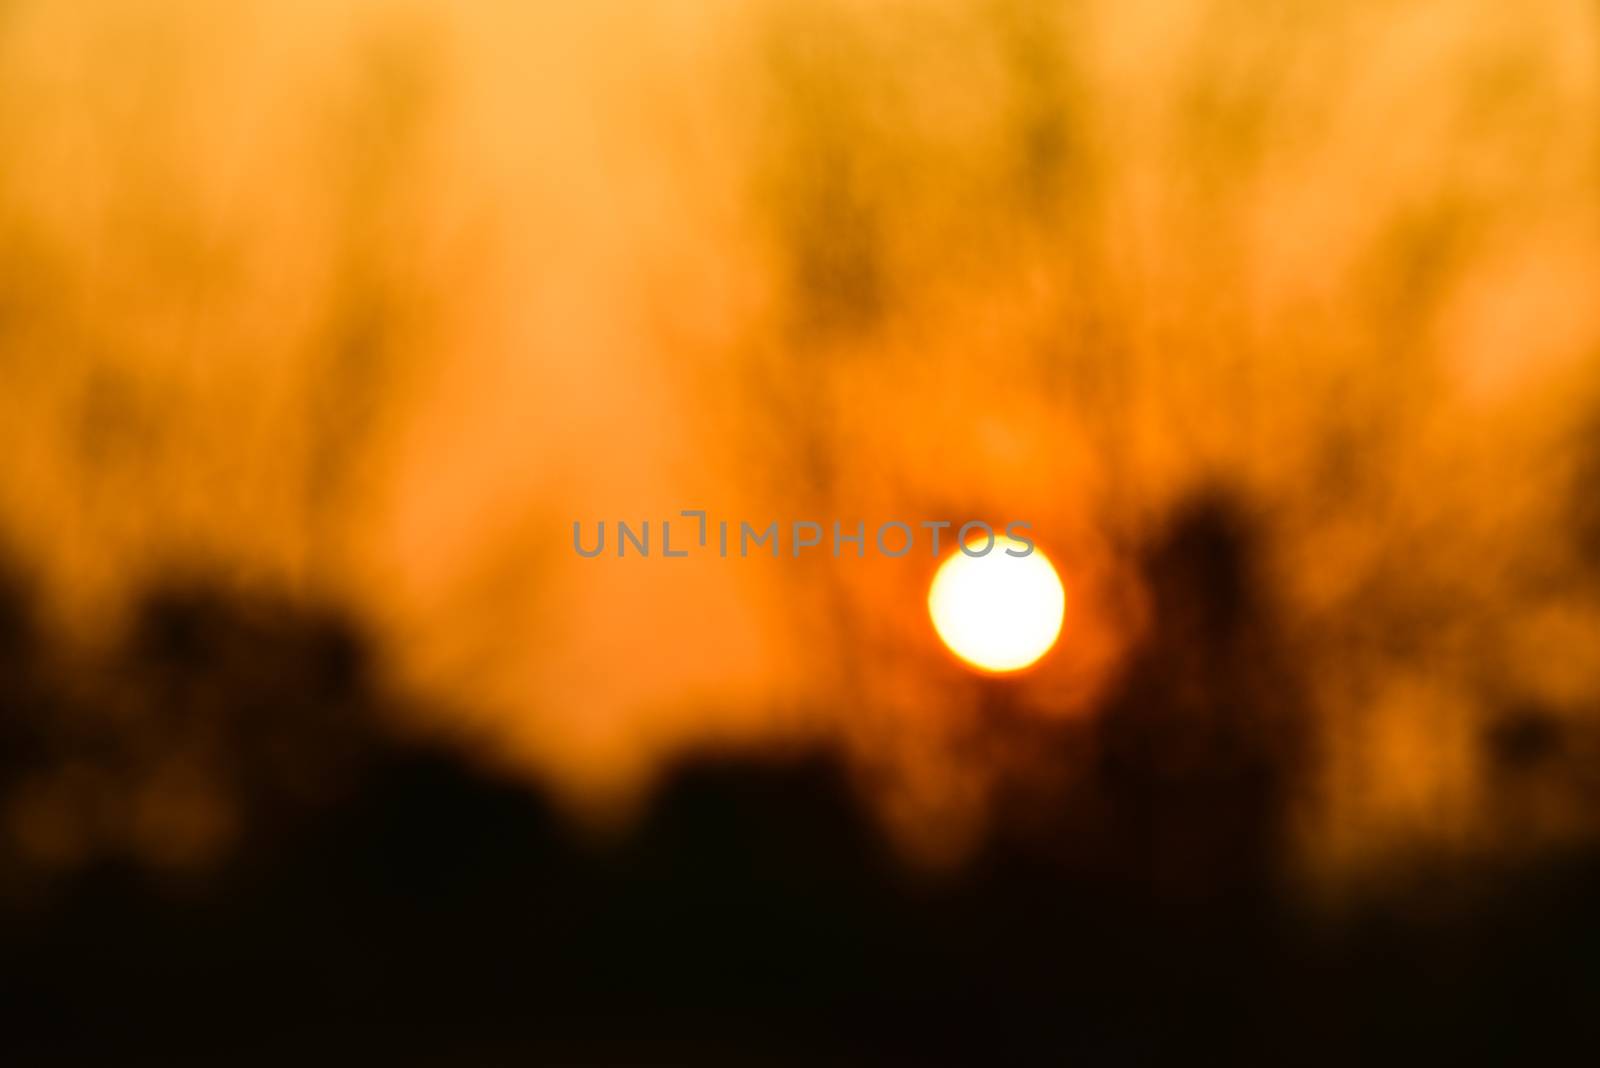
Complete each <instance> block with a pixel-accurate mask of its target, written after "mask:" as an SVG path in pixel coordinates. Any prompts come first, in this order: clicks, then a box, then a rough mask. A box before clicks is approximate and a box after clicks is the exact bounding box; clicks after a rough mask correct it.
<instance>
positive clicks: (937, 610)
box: [928, 536, 1066, 672]
mask: <svg viewBox="0 0 1600 1068" xmlns="http://www.w3.org/2000/svg"><path fill="white" fill-rule="evenodd" d="M982 544H983V539H981V538H980V539H977V540H976V541H968V542H967V547H968V549H969V550H971V549H974V548H979V547H981V546H982ZM1026 547H1027V546H1026V543H1024V542H1020V541H1014V540H1013V539H1011V538H1008V537H1004V536H996V538H995V539H994V548H993V549H991V550H990V551H989V552H988V553H987V554H985V555H984V556H968V555H967V554H966V553H964V552H962V551H961V550H960V549H959V548H957V549H956V551H955V552H953V553H951V554H950V556H949V558H948V559H946V560H945V562H944V563H942V564H940V565H939V570H938V571H937V572H936V573H935V574H934V576H933V585H932V587H931V588H930V589H929V590H928V613H929V615H931V616H932V617H933V629H934V630H935V631H937V632H938V634H939V638H940V639H941V640H942V641H943V642H944V643H945V645H947V646H949V648H950V651H951V652H953V653H955V654H956V656H958V657H960V658H961V659H962V660H964V661H966V662H967V663H968V664H971V665H972V666H974V667H976V668H979V669H981V670H983V671H992V672H1006V671H1020V670H1021V669H1023V668H1025V667H1027V666H1028V665H1030V664H1032V663H1034V662H1035V661H1036V660H1038V659H1039V658H1040V657H1041V656H1043V655H1044V654H1045V653H1047V652H1049V650H1050V647H1051V646H1052V645H1054V644H1055V641H1056V636H1057V635H1059V634H1060V633H1061V617H1062V613H1063V611H1064V610H1065V607H1066V595H1065V593H1064V591H1063V590H1062V588H1061V579H1060V577H1059V576H1057V575H1056V569H1055V568H1054V567H1052V566H1051V564H1050V561H1049V560H1048V559H1046V558H1045V555H1044V553H1042V552H1040V551H1039V549H1038V548H1035V549H1034V550H1033V551H1032V552H1031V553H1029V554H1028V555H1027V556H1009V555H1007V554H1006V550H1007V549H1010V550H1012V551H1013V552H1021V551H1023V549H1025V548H1026Z"/></svg>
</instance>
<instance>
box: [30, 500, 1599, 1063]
mask: <svg viewBox="0 0 1600 1068" xmlns="http://www.w3.org/2000/svg"><path fill="white" fill-rule="evenodd" d="M1250 558H1251V550H1250V546H1249V539H1248V535H1247V532H1246V531H1245V529H1244V527H1243V525H1242V524H1241V523H1240V522H1239V520H1238V518H1237V516H1235V515H1233V514H1232V513H1230V512H1229V511H1228V509H1226V508H1225V507H1221V506H1218V505H1216V504H1202V505H1200V506H1197V507H1196V508H1195V509H1193V510H1192V511H1191V512H1190V513H1188V514H1186V515H1185V516H1183V517H1180V519H1179V520H1178V521H1176V522H1175V523H1174V527H1173V530H1172V531H1171V533H1170V535H1169V537H1168V538H1167V539H1166V540H1165V541H1164V542H1163V543H1162V544H1160V545H1158V546H1157V547H1156V548H1155V549H1154V550H1153V551H1152V553H1151V555H1150V558H1149V561H1148V565H1147V574H1148V579H1149V583H1150V586H1151V589H1152V590H1153V591H1154V593H1155V596H1156V598H1157V600H1158V609H1159V611H1158V613H1157V616H1156V618H1157V619H1158V620H1159V621H1160V623H1159V625H1158V626H1157V628H1156V631H1155V632H1154V633H1153V634H1152V635H1151V637H1150V638H1149V640H1148V642H1147V643H1146V647H1145V648H1144V649H1143V651H1142V652H1141V653H1140V654H1139V656H1138V657H1137V658H1136V660H1135V663H1134V664H1133V666H1132V668H1131V669H1130V671H1129V673H1128V678H1127V681H1126V683H1125V684H1124V685H1123V687H1122V688H1121V690H1120V691H1119V692H1118V693H1117V694H1114V695H1113V696H1112V697H1111V698H1110V699H1109V700H1108V702H1107V703H1106V706H1105V707H1104V708H1103V709H1101V710H1100V714H1099V715H1097V716H1096V717H1093V719H1091V720H1089V721H1086V722H1088V723H1091V724H1092V726H1086V727H1085V726H1079V727H1050V728H1042V727H1037V726H1034V727H1031V728H1027V727H1023V726H1022V725H1016V726H1015V729H1018V730H1023V729H1029V730H1035V731H1037V732H1039V733H1038V736H1037V737H1036V738H1032V739H1030V744H1031V746H1032V749H1033V750H1034V751H1035V752H1038V753H1043V754H1044V757H1042V758H1041V759H1048V758H1049V756H1050V755H1051V754H1052V753H1053V754H1055V755H1057V756H1059V758H1060V766H1061V767H1063V768H1070V769H1072V770H1071V773H1070V774H1068V773H1063V774H1062V775H1061V776H1059V777H1055V778H1050V777H1046V778H1044V779H1042V780H1041V779H1027V778H1019V780H1018V781H1017V783H1016V784H1015V786H1014V787H1013V788H1012V790H1011V792H1010V793H1009V794H1007V795H1006V796H1004V797H1002V798H1001V800H1000V808H999V812H998V818H997V820H996V828H995V832H994V833H993V834H992V835H991V836H990V838H989V839H988V841H987V844H986V846H985V847H984V848H983V850H982V852H981V853H980V855H978V856H977V857H975V858H974V859H973V860H972V862H971V863H969V864H967V865H965V866H964V867H962V868H960V869H959V870H957V871H954V872H948V873H944V874H940V875H930V874H927V873H918V872H915V871H912V870H910V869H907V868H905V867H903V866H901V865H899V864H898V863H897V862H896V861H895V860H894V854H893V853H892V852H891V851H890V850H889V849H888V848H887V846H886V844H885V843H884V842H883V841H882V840H881V839H880V838H879V835H878V833H877V831H876V830H875V828H874V825H873V823H872V822H871V821H870V820H869V819H866V818H865V817H864V815H863V813H862V810H861V808H860V805H859V802H858V799H857V797H856V796H855V795H854V793H853V791H852V790H851V789H850V786H849V783H848V781H847V777H846V775H845V773H844V771H843V769H841V767H840V766H839V765H838V764H837V763H836V761H835V760H834V759H833V758H832V757H831V756H830V755H829V754H828V753H825V752H811V753H798V754H796V753H790V754H779V755H774V754H765V755H763V754H751V755H748V756H745V757H722V758H716V759H712V758H704V759H701V760H697V761H690V762H687V763H685V764H683V765H681V766H680V767H679V768H678V769H677V770H676V771H675V772H674V773H673V774H672V775H671V776H670V777H669V780H668V782H667V783H666V785H665V786H664V788H663V789H662V790H661V791H660V792H659V794H658V795H657V796H656V797H655V799H654V801H653V803H652V804H651V807H650V808H649V810H648V811H647V812H646V813H645V815H644V817H643V818H642V820H641V821H640V823H639V824H638V825H636V826H635V827H633V828H632V829H631V830H629V831H627V832H626V833H624V834H623V835H621V836H620V837H618V838H615V839H605V840H600V839H595V838H593V837H588V836H584V835H580V834H578V833H577V832H576V831H574V830H573V829H572V827H571V826H570V825H569V824H568V823H567V822H566V821H565V820H564V819H563V818H562V816H561V815H560V813H559V811H558V810H557V809H556V808H554V807H553V806H552V804H551V803H550V802H549V800H548V799H547V798H546V797H544V796H542V795H541V794H540V793H539V791H538V790H537V789H535V788H533V787H530V786H529V785H527V784H526V783H522V782H512V781H507V780H500V779H496V778H493V777H490V776H488V775H486V774H485V773H483V772H482V771H480V770H477V769H475V768H474V766H473V765H471V764H470V763H468V762H465V761H464V760H462V759H459V758H458V757H456V756H455V755H453V754H451V753H450V752H448V751H445V750H442V749H438V748H431V747H428V746H425V745H422V744H420V743H411V742H405V741H401V740H398V739H397V737H396V736H395V735H394V733H393V732H392V731H391V730H390V729H388V728H386V727H384V726H382V725H383V724H385V723H387V722H390V721H392V719H393V718H394V717H393V716H392V715H391V714H390V713H392V712H393V709H392V708H391V707H389V705H390V703H392V700H393V699H392V698H389V697H385V696H383V695H380V694H379V693H378V692H377V691H376V689H375V687H374V685H373V684H372V682H371V681H370V678H369V675H370V673H369V670H368V653H367V651H366V650H365V648H364V646H363V642H362V640H361V638H360V636H359V633H358V631H357V630H355V629H354V628H353V627H352V626H351V625H350V624H348V623H347V622H346V621H343V620H341V619H339V618H338V617H337V616H334V615H331V614H328V613H326V612H321V611H318V610H314V609H308V608H306V607H304V606H296V605H291V604H287V603H281V602H276V601H273V600H271V599H270V598H261V597H259V596H256V597H252V596H246V595H242V594H238V593H224V592H220V591H219V590H218V589H216V588H214V587H212V586H209V585H206V584H195V583H190V584H182V583H176V584H173V585H170V586H169V587H167V588H164V589H162V590H158V591H155V592H153V593H151V594H150V596H149V597H148V598H147V599H146V601H145V602H144V604H143V605H142V607H141V609H140V610H139V612H138V613H137V614H136V618H135V619H134V621H133V623H132V625H131V627H130V630H129V633H128V635H127V638H126V640H125V641H124V643H123V644H122V646H121V647H119V648H118V649H117V650H114V651H113V652H111V653H109V654H104V656H103V657H102V658H100V659H97V660H93V661H92V662H84V661H81V660H74V659H72V658H71V657H70V656H68V654H65V653H63V652H62V651H61V650H59V649H58V648H57V647H56V646H55V645H54V644H53V643H51V642H50V641H48V640H46V639H45V638H43V637H42V636H41V634H40V631H39V629H38V627H37V625H36V623H35V622H34V619H35V616H34V613H33V612H32V609H31V607H30V605H29V602H28V596H27V590H26V587H25V584H23V583H20V582H18V581H16V580H15V579H13V580H11V581H10V582H9V585H7V586H6V588H5V589H4V590H3V591H0V679H3V680H4V681H3V686H0V702H3V713H4V720H3V721H0V730H3V734H0V741H3V744H4V748H3V751H0V776H3V779H0V787H3V788H4V797H5V798H6V799H7V800H8V803H11V804H12V811H13V812H15V811H28V810H26V809H20V810H19V809H17V807H16V806H17V805H18V804H20V802H18V801H17V799H18V798H26V797H27V796H28V791H29V790H30V789H34V788H35V785H34V784H36V783H37V782H38V781H40V775H41V773H42V772H49V773H50V774H49V775H47V776H45V779H44V780H43V781H48V782H55V781H65V782H67V783H68V784H69V785H71V784H73V783H77V784H78V785H77V786H76V787H74V788H73V789H71V790H68V791H67V794H66V800H65V801H62V802H61V804H62V805H64V806H65V807H66V809H67V810H68V813H69V815H71V816H72V818H74V819H76V820H78V821H79V823H81V824H82V825H83V826H86V827H89V828H90V829H91V830H92V829H93V828H95V827H101V828H102V830H103V829H104V828H105V827H114V828H123V829H124V830H125V831H127V829H128V828H132V830H131V831H127V833H128V834H131V835H132V836H133V838H132V844H129V843H128V842H127V841H124V840H123V839H122V838H118V837H117V836H116V835H114V834H111V833H110V832H105V833H104V834H102V837H101V839H100V840H99V843H98V845H97V846H96V848H95V849H94V850H93V851H92V853H91V854H90V855H89V856H88V859H84V860H80V861H79V862H77V863H74V864H72V865H69V866H66V867H64V868H61V869H60V870H55V869H48V867H47V866H45V867H41V866H40V865H39V864H38V863H37V862H36V861H30V860H29V859H28V856H29V854H28V853H27V850H26V849H25V848H24V846H23V844H19V843H21V839H19V838H18V837H17V836H18V834H21V833H24V832H23V831H18V830H16V829H15V828H13V830H12V832H9V833H10V836H9V837H7V838H6V839H5V842H6V845H5V847H4V848H5V850H6V852H5V853H4V860H5V863H6V868H7V874H6V875H5V879H4V882H3V884H0V885H3V887H4V891H5V896H4V898H3V900H0V1062H3V1063H7V1064H17V1063H37V1062H58V1063H83V1062H108V1063H123V1062H128V1061H133V1062H142V1061H149V1062H152V1063H173V1062H175V1061H179V1062H190V1061H192V1062H200V1063H208V1064H210V1063H227V1064H232V1063H241V1062H246V1063H253V1062H262V1063H274V1064H278V1063H284V1062H286V1061H291V1062H294V1063H331V1062H345V1063H380V1064H381V1063H393V1062H413V1061H430V1062H438V1063H448V1064H465V1063H494V1064H501V1063H541V1062H555V1063H573V1062H580V1063H592V1062H602V1063H636V1064H658V1063H688V1064H704V1063H738V1064H748V1063H829V1064H832V1063H883V1062H890V1063H907V1064H928V1063H950V1062H955V1063H979V1064H988V1063H1028V1064H1033V1063H1074V1062H1088V1063H1101V1062H1112V1063H1126V1062H1146V1061H1169V1060H1176V1059H1179V1058H1184V1059H1188V1058H1191V1057H1195V1056H1197V1055H1201V1054H1207V1053H1209V1054H1216V1053H1227V1054H1230V1055H1232V1056H1233V1057H1235V1058H1236V1059H1242V1060H1244V1061H1246V1062H1256V1061H1263V1062H1271V1063H1284V1062H1288V1063H1305V1062H1333V1061H1348V1060H1349V1059H1351V1058H1359V1059H1360V1060H1362V1061H1371V1060H1377V1061H1390V1060H1399V1059H1406V1060H1409V1061H1413V1062H1416V1061H1421V1062H1424V1063H1429V1062H1439V1061H1461V1060H1464V1059H1471V1060H1473V1061H1480V1060H1483V1059H1485V1058H1488V1059H1492V1060H1503V1061H1513V1060H1515V1061H1526V1060H1532V1059H1536V1058H1538V1057H1539V1056H1540V1051H1541V1050H1554V1049H1559V1048H1561V1047H1562V1046H1563V1045H1566V1046H1568V1047H1569V1048H1583V1047H1581V1046H1579V1047H1571V1043H1572V1042H1574V1041H1575V1040H1577V1041H1583V1042H1592V1041H1593V1040H1595V1039H1597V1038H1600V908H1597V905H1600V850H1596V849H1594V848H1592V847H1590V846H1574V847H1573V848H1572V849H1571V850H1569V851H1567V852H1566V853H1563V854H1560V855H1555V854H1546V855H1543V856H1540V857H1536V858H1524V859H1523V860H1522V861H1521V862H1519V863H1518V864H1517V865H1516V866H1515V867H1507V868H1504V869H1490V868H1486V867H1484V866H1483V865H1481V864H1478V865H1466V864H1462V863H1451V862H1446V861H1443V860H1429V859H1428V858H1425V857H1419V858H1417V859H1416V862H1415V864H1414V865H1412V866H1411V867H1409V868H1408V869H1407V870H1405V871H1403V872H1397V873H1396V874H1395V879H1394V880H1393V882H1392V884H1391V885H1389V886H1388V887H1387V888H1385V889H1384V890H1382V891H1381V892H1372V893H1368V894H1367V895H1365V896H1363V897H1361V898H1359V899H1357V900H1352V901H1349V902H1346V903H1344V904H1342V905H1339V906H1337V907H1319V908H1313V907H1312V906H1311V905H1309V904H1308V903H1307V899H1306V897H1305V896H1304V895H1302V894H1299V893H1296V892H1294V891H1293V890H1292V889H1291V888H1289V887H1287V886H1286V885H1285V880H1284V875H1285V872H1284V865H1283V863H1282V859H1283V851H1284V835H1285V833H1286V830H1287V825H1288V822H1289V818H1290V814H1291V813H1292V811H1293V809H1294V806H1295V805H1296V804H1297V803H1298V800H1297V791H1298V784H1299V783H1301V782H1303V781H1304V779H1305V778H1306V776H1305V775H1304V772H1305V769H1306V767H1307V766H1308V762H1309V761H1311V760H1312V759H1314V754H1313V753H1312V751H1311V750H1312V745H1311V740H1310V739H1309V738H1307V737H1305V736H1303V730H1302V729H1301V728H1300V727H1299V726H1297V724H1300V723H1302V722H1303V721H1301V720H1298V719H1297V718H1296V717H1295V715H1294V711H1295V702H1296V701H1297V700H1298V697H1297V696H1296V690H1297V682H1296V678H1295V671H1294V666H1293V664H1292V662H1291V660H1290V658H1288V657H1287V656H1286V655H1284V654H1283V653H1282V652H1281V651H1279V650H1276V649H1275V645H1274V641H1275V639H1274V633H1273V627H1272V612H1271V608H1270V605H1267V604H1265V603H1263V597H1262V591H1261V589H1260V588H1259V583H1257V582H1256V581H1255V580H1254V579H1253V578H1252V577H1251V576H1250V574H1249V570H1250ZM1485 745H1486V746H1488V747H1490V752H1491V754H1492V755H1493V756H1494V758H1495V759H1497V760H1500V761H1501V762H1502V763H1504V764H1505V765H1506V767H1507V768H1508V769H1509V770H1508V771H1507V772H1506V774H1508V775H1511V776H1513V777H1515V776H1519V775H1524V774H1527V773H1528V772H1527V769H1529V768H1532V769H1533V771H1534V773H1537V772H1538V769H1539V768H1540V767H1542V766H1543V765H1544V764H1545V763H1547V762H1551V761H1560V760H1561V759H1562V754H1563V753H1564V752H1565V751H1566V748H1567V740H1566V739H1565V738H1564V737H1563V736H1562V735H1561V734H1560V732H1558V731H1556V730H1555V728H1553V727H1551V726H1550V725H1549V724H1548V723H1546V722H1545V720H1544V719H1542V718H1541V717H1539V716H1538V715H1537V713H1536V712H1525V713H1520V714H1519V716H1516V717H1512V718H1510V719H1508V721H1507V724H1506V726H1505V727H1504V728H1503V729H1501V730H1499V731H1497V732H1496V733H1495V734H1494V735H1493V736H1491V737H1490V738H1488V739H1486V741H1485ZM172 754H183V761H182V762H180V764H179V766H178V771H176V772H173V773H171V775H170V777H171V780H172V782H173V783H175V784H176V785H174V786H173V787H172V789H173V790H176V791H178V793H177V794H176V796H178V797H179V798H180V799H181V797H182V796H183V794H182V788H183V787H184V784H185V783H189V784H191V785H192V784H193V783H194V782H195V781H196V778H197V777H198V780H199V781H200V782H201V786H200V787H194V788H196V789H202V788H203V793H204V796H206V797H207V798H209V799H210V800H209V801H208V802H207V803H208V804H210V805H212V806H214V807H216V808H217V809H218V810H219V811H221V812H224V813H226V814H227V820H228V822H227V836H226V837H227V845H226V847H225V848H222V849H221V851H220V852H218V853H217V854H216V856H215V858H214V859H210V860H207V861H205V862H204V863H192V864H177V865H172V864H167V865H163V864H159V863H156V864H152V863H151V862H150V858H149V855H148V854H149V852H150V849H151V848H152V846H151V843H150V842H145V841H142V840H141V839H139V837H138V834H139V826H140V823H139V820H138V819H137V818H132V817H127V814H126V813H119V812H118V811H116V807H115V806H116V804H117V802H116V798H118V797H122V796H132V795H133V794H134V793H137V790H135V789H134V784H137V783H145V784H148V782H149V781H150V779H151V777H152V776H155V777H156V781H158V782H159V781H164V780H162V779H161V778H160V776H161V775H163V774H167V773H166V772H163V771H162V770H161V769H162V768H164V767H165V764H164V760H165V759H167V758H170V757H171V755H172ZM152 768H154V769H156V770H154V771H152ZM72 769H81V770H72ZM59 776H65V778H64V780H61V779H59V778H58V777H59ZM119 788H125V789H126V795H125V794H123V793H119V792H118V791H119ZM74 791H75V792H74ZM108 796H109V797H110V798H111V799H112V800H110V801H107V800H106V799H107V797H108ZM97 799H98V800H97ZM108 804H109V805H110V806H111V809H110V810H109V811H108V810H107V809H106V808H105V806H106V805H108ZM74 806H76V807H74ZM96 806H100V807H98V808H97V807H96ZM124 817H127V818H124ZM39 818H42V817H39ZM63 818H65V817H63ZM15 819H16V817H15V816H13V821H15ZM80 829H81V828H80ZM25 830H26V829H24V831H25ZM202 830H203V828H202ZM158 837H159V836H158ZM119 843H120V844H119Z"/></svg>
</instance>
